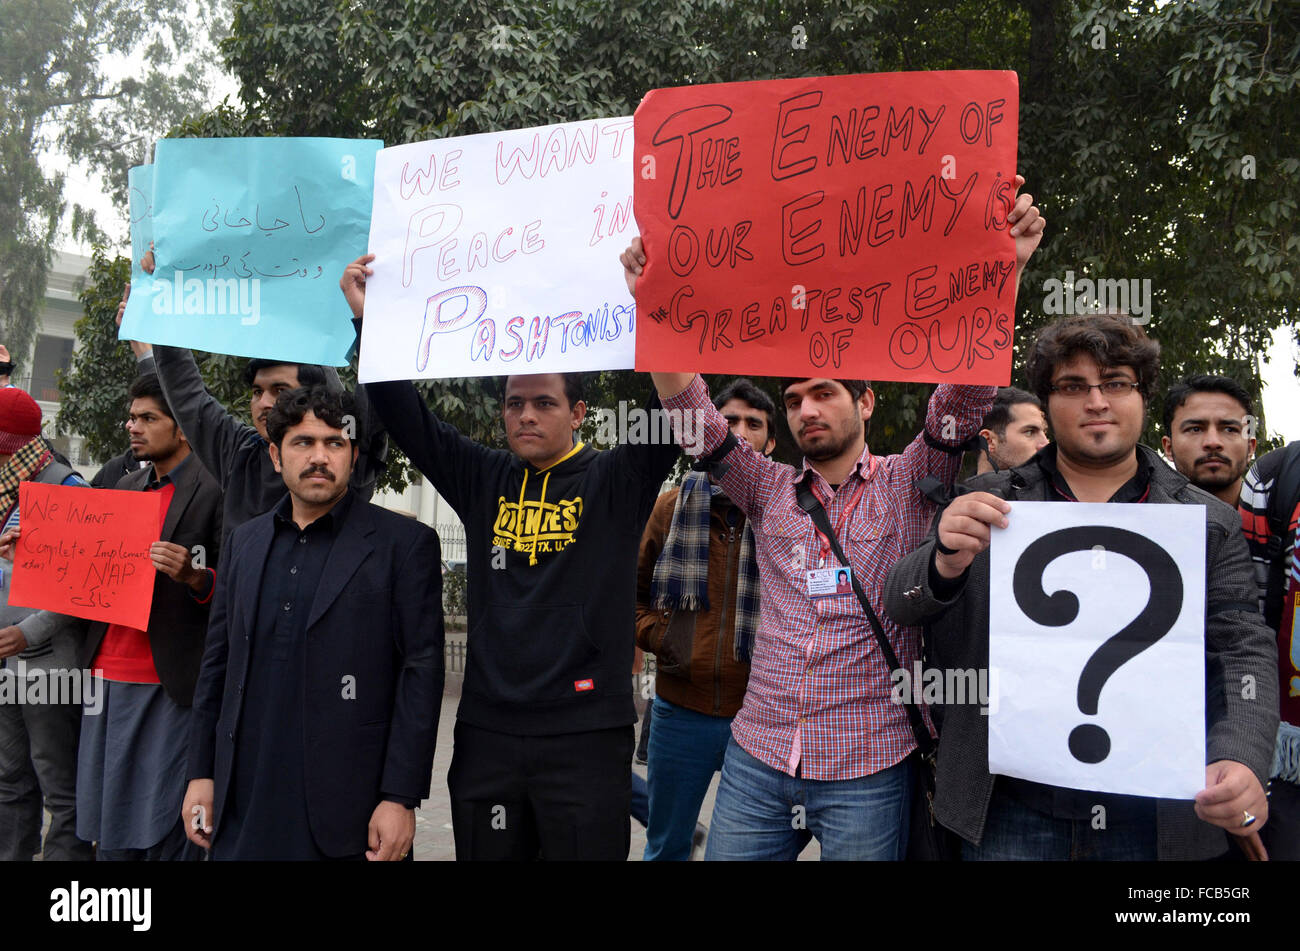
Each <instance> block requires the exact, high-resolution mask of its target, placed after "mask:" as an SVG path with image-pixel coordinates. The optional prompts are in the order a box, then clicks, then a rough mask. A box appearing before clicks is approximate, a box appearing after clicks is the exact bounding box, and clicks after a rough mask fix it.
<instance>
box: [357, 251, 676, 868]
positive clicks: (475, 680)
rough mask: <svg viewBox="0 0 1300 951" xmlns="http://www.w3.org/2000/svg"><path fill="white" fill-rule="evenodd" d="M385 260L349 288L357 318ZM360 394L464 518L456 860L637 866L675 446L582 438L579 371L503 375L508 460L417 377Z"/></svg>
mask: <svg viewBox="0 0 1300 951" xmlns="http://www.w3.org/2000/svg"><path fill="white" fill-rule="evenodd" d="M373 260H374V257H373V255H366V256H365V257H362V258H359V259H358V260H356V261H354V262H353V263H352V264H350V265H348V268H347V270H346V271H344V273H343V278H342V280H341V281H340V286H341V287H342V289H343V293H344V296H345V297H347V299H348V303H349V304H350V305H351V307H352V312H353V313H354V314H356V315H357V317H358V318H360V316H361V311H362V306H363V304H364V302H365V280H366V276H367V275H368V274H371V273H373V272H372V271H371V269H370V268H369V267H367V265H368V264H369V263H370V262H371V261H373ZM371 320H383V315H382V314H381V315H372V316H371ZM366 390H368V392H369V397H370V402H371V405H372V406H373V407H374V408H375V410H376V411H377V412H378V413H379V415H380V417H381V418H382V419H383V421H384V424H385V425H386V426H387V428H388V432H389V434H390V435H391V436H392V438H393V440H394V441H395V442H396V443H397V445H398V446H400V447H401V449H402V451H403V452H405V453H406V455H407V456H408V457H409V458H410V460H411V461H412V462H413V463H414V464H415V465H416V466H417V467H419V469H420V471H421V472H422V473H424V475H425V477H426V478H428V479H429V481H430V482H432V483H433V486H434V488H436V489H437V490H438V492H439V494H440V495H442V497H443V498H445V499H446V500H447V501H448V502H449V503H450V504H451V506H452V508H454V509H455V510H456V512H457V514H458V515H460V517H461V520H462V521H463V522H464V523H465V530H466V532H465V534H466V539H467V548H468V566H467V567H468V584H467V588H468V594H469V661H468V663H467V664H466V667H465V685H464V688H463V693H462V696H461V702H460V708H459V710H458V711H457V714H456V731H455V742H456V748H455V753H454V754H453V756H452V761H451V770H450V772H449V773H448V776H447V784H448V788H449V790H450V792H451V808H452V824H453V827H454V830H455V837H456V857H457V858H458V859H507V860H518V859H530V858H537V857H540V858H543V859H561V860H564V859H600V860H618V861H623V860H625V859H626V858H627V854H628V848H629V846H630V835H631V830H630V827H629V825H628V809H629V806H630V788H631V775H630V773H631V761H632V747H633V742H632V740H633V734H632V724H633V723H635V722H636V713H635V710H634V708H633V705H632V680H631V678H630V677H629V676H628V671H629V670H630V669H631V667H632V638H631V636H630V634H631V632H632V630H633V628H634V625H635V612H634V608H635V604H636V562H637V546H638V543H639V541H640V538H641V531H642V529H643V528H644V527H645V523H646V519H647V518H648V517H649V515H650V510H651V509H652V508H653V507H654V503H655V499H656V498H657V497H658V495H659V489H660V486H661V485H662V484H663V481H664V480H665V479H666V478H667V477H668V474H669V472H670V471H671V470H672V467H673V463H674V462H675V461H676V459H677V453H678V449H677V446H676V445H674V444H672V443H671V442H669V443H667V444H663V443H660V444H658V445H656V444H653V443H652V444H646V445H631V444H625V445H621V446H619V447H618V448H616V449H613V450H611V451H609V452H598V451H597V450H595V449H593V448H592V447H591V446H588V445H586V444H584V443H582V442H580V441H577V440H576V433H577V430H578V427H579V426H581V425H582V419H583V416H584V414H585V413H586V409H587V407H586V404H585V403H584V402H583V400H582V389H581V381H580V378H579V376H578V375H577V374H558V373H552V374H537V375H532V376H511V377H507V379H506V386H505V400H504V406H503V409H502V414H501V415H502V420H503V422H504V423H505V428H506V438H507V440H508V441H509V444H510V449H511V451H510V452H505V451H502V450H499V449H489V448H487V447H486V446H481V445H479V444H477V443H475V442H473V441H472V440H470V439H467V438H466V437H464V436H462V435H461V434H460V433H459V432H457V430H456V429H455V427H453V426H450V425H448V424H447V423H444V422H442V421H441V420H439V419H438V418H437V417H435V416H434V415H433V413H432V412H431V411H430V410H429V408H428V406H427V405H425V402H424V400H423V399H421V398H420V395H419V393H418V392H417V390H416V389H415V387H414V386H413V385H412V384H411V383H410V382H409V381H401V382H393V383H374V384H368V385H367V386H366ZM653 405H657V403H655V404H653ZM651 429H652V430H654V429H655V427H651Z"/></svg>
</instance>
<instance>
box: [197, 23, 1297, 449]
mask: <svg viewBox="0 0 1300 951" xmlns="http://www.w3.org/2000/svg"><path fill="white" fill-rule="evenodd" d="M1098 28H1100V29H1098ZM799 37H802V38H803V39H804V40H805V41H806V42H803V43H802V44H798V43H795V42H792V40H794V39H796V38H799ZM222 53H223V56H224V57H225V60H226V63H227V65H228V66H229V68H230V69H231V71H232V72H233V73H234V74H235V76H236V77H237V79H238V81H239V83H240V93H239V101H238V103H237V104H229V103H227V104H224V105H223V106H221V107H220V108H218V109H216V110H214V111H212V112H209V113H207V114H205V115H202V116H196V117H194V118H192V119H191V120H189V121H187V122H185V123H183V124H182V125H181V126H179V127H178V129H177V130H176V134H182V135H340V136H379V137H382V138H383V139H384V140H385V141H387V142H389V143H400V142H408V141H415V140H420V139H426V138H436V137H442V136H450V135H463V134H469V133H474V132H483V131H489V130H494V129H503V128H512V127H521V126H526V125H535V124H541V123H547V122H558V121H568V120H577V119H583V118H589V117H593V116H605V115H617V114H624V115H626V114H629V113H630V112H632V111H633V110H634V109H635V108H636V105H637V103H638V102H639V101H640V98H641V96H642V95H643V94H644V93H645V92H646V91H647V90H649V89H652V88H655V87H662V86H672V85H681V84H687V83H705V82H722V81H738V80H753V79H769V78H778V77H791V76H810V75H829V74H842V73H853V72H875V71H891V70H919V69H952V68H963V69H1014V70H1016V71H1017V73H1018V74H1019V76H1020V88H1021V117H1020V128H1021V136H1020V143H1021V149H1020V160H1019V165H1020V169H1021V171H1022V172H1023V173H1024V174H1025V176H1026V177H1027V178H1028V180H1029V189H1030V190H1031V191H1032V192H1033V193H1034V194H1035V195H1036V196H1037V198H1038V201H1039V204H1040V206H1041V207H1042V208H1043V211H1044V214H1045V216H1046V217H1047V219H1048V221H1049V228H1048V236H1047V238H1046V240H1045V241H1044V243H1043V245H1042V247H1041V248H1040V249H1039V251H1038V253H1037V254H1036V255H1035V257H1034V259H1033V260H1032V261H1031V263H1030V266H1029V268H1028V269H1027V270H1026V273H1025V275H1024V277H1023V280H1022V284H1021V290H1020V295H1019V301H1018V306H1017V335H1016V352H1017V355H1018V356H1019V355H1022V354H1023V352H1024V348H1025V347H1026V345H1027V343H1028V342H1029V341H1030V340H1031V339H1032V335H1033V333H1034V332H1035V331H1036V330H1037V329H1038V328H1039V327H1041V326H1043V325H1044V324H1045V323H1046V322H1048V321H1049V320H1051V319H1053V318H1054V315H1052V314H1049V313H1047V312H1046V311H1045V307H1044V302H1045V298H1046V287H1045V282H1046V281H1048V280H1052V279H1055V280H1062V279H1064V278H1065V277H1066V272H1067V271H1073V272H1074V273H1075V275H1076V276H1078V277H1083V276H1089V277H1092V278H1098V277H1105V278H1111V279H1115V278H1123V279H1137V280H1149V281H1150V282H1151V287H1152V292H1153V296H1154V301H1153V308H1152V310H1153V312H1152V316H1151V323H1150V326H1149V327H1148V331H1149V332H1150V333H1151V334H1152V336H1153V337H1155V338H1156V339H1157V340H1159V341H1160V343H1161V345H1162V347H1163V352H1164V360H1163V363H1164V375H1165V378H1166V379H1167V380H1172V379H1174V378H1176V377H1178V376H1181V375H1183V374H1186V373H1192V372H1221V373H1226V374H1229V375H1232V376H1234V377H1236V378H1237V379H1239V380H1241V381H1242V382H1243V383H1244V384H1246V385H1247V388H1248V389H1251V390H1252V391H1253V392H1254V393H1256V394H1258V393H1259V391H1260V382H1259V365H1260V359H1261V356H1262V354H1263V353H1264V351H1265V347H1266V345H1267V341H1268V338H1269V335H1270V333H1271V332H1272V330H1273V329H1274V328H1276V327H1280V326H1290V325H1291V324H1292V322H1293V321H1292V318H1293V316H1294V297H1295V294H1294V261H1295V251H1296V249H1297V247H1298V246H1300V238H1297V236H1296V231H1295V220H1296V214H1297V213H1296V194H1297V187H1296V185H1297V178H1300V161H1298V160H1297V158H1296V156H1297V155H1300V147H1298V146H1300V142H1298V141H1297V138H1298V136H1300V133H1298V132H1297V127H1296V124H1295V122H1294V119H1293V115H1292V113H1293V111H1294V105H1293V104H1294V92H1295V85H1296V82H1297V79H1298V78H1300V12H1298V9H1297V5H1296V4H1295V3H1294V2H1290V3H1282V2H1273V0H1198V2H1195V3H1190V2H1188V3H1167V4H1157V3H1154V2H1147V3H1124V2H1114V0H1101V2H1079V0H992V2H982V0H981V2H975V0H958V2H955V3H933V2H922V0H889V2H875V3H867V2H858V0H845V2H840V3H817V2H810V3H808V4H806V5H802V6H793V7H792V6H789V5H787V4H783V3H778V2H768V0H755V2H749V3H743V4H734V3H729V2H724V0H681V2H668V0H632V2H628V3H622V4H610V3H606V2H603V0H568V2H565V3H557V4H551V3H541V2H532V0H499V2H489V0H439V2H434V0H370V2H368V3H366V4H357V3H354V2H352V0H247V2H240V3H237V4H236V7H235V16H234V20H233V23H232V25H231V30H230V35H229V37H228V38H227V39H226V40H225V41H224V42H223V44H222ZM1247 159H1250V161H1247ZM614 266H617V265H615V264H614V263H613V262H612V261H611V267H614ZM1014 376H1015V379H1014V382H1018V383H1020V384H1022V385H1023V383H1024V380H1023V377H1022V376H1021V375H1020V373H1019V371H1018V370H1017V371H1016V373H1015V374H1014ZM716 382H717V381H715V383H716ZM760 382H762V381H760ZM498 385H499V384H498V382H497V381H493V380H458V381H440V382H437V383H434V384H425V385H423V389H424V391H425V393H426V397H427V398H428V399H429V401H430V403H431V405H433V406H434V407H435V408H436V410H437V411H438V412H440V413H442V414H443V415H445V416H446V417H447V418H448V419H449V420H450V421H451V422H453V423H455V424H456V425H457V426H459V427H461V428H462V429H463V430H464V431H466V432H467V433H468V434H470V435H472V436H474V437H475V438H479V439H482V440H484V441H487V442H494V443H496V444H498V445H499V444H501V441H502V440H501V428H500V424H499V422H498V420H497V408H498V404H497V402H496V398H497V393H498V389H497V387H498ZM767 385H773V383H772V382H771V381H768V382H767ZM929 390H930V388H929V387H926V386H918V385H909V384H897V383H884V384H878V385H877V395H878V403H877V411H876V415H875V417H874V418H873V420H872V427H871V444H872V448H873V450H874V451H876V452H889V451H895V450H897V449H899V448H901V447H902V446H903V445H905V444H906V442H907V441H908V440H910V439H911V438H912V436H913V435H914V434H915V433H916V431H917V429H918V427H919V426H920V422H921V415H922V413H923V412H924V407H925V398H926V396H927V395H928V393H929ZM647 391H648V384H647V383H646V381H645V380H644V378H637V377H635V376H634V375H633V374H631V373H627V372H618V373H614V372H610V373H600V374H595V375H593V379H592V380H591V382H590V384H589V387H588V396H589V398H588V403H589V404H590V405H591V406H592V407H601V406H606V407H614V406H616V405H617V403H618V401H619V400H628V401H629V403H631V404H632V405H640V404H641V402H642V401H643V400H644V398H645V396H646V394H647ZM1159 409H1160V407H1159V405H1158V403H1157V405H1154V406H1153V407H1152V410H1153V412H1152V414H1151V418H1152V419H1158V418H1159ZM778 428H779V430H780V435H781V437H782V441H783V446H782V447H781V448H780V449H779V450H778V451H779V452H782V453H785V454H787V455H788V454H790V453H791V452H792V450H791V447H790V444H789V442H788V439H789V436H788V432H787V431H786V430H785V429H784V428H783V427H778ZM1157 436H1158V434H1157V433H1156V432H1155V431H1154V425H1153V426H1151V427H1149V428H1148V432H1147V434H1146V437H1147V439H1148V441H1154V440H1155V439H1156V437H1157Z"/></svg>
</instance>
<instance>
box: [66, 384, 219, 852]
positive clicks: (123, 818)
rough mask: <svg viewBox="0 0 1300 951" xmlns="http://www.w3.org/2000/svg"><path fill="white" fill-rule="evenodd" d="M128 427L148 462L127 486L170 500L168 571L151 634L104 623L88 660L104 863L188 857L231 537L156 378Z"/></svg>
mask: <svg viewBox="0 0 1300 951" xmlns="http://www.w3.org/2000/svg"><path fill="white" fill-rule="evenodd" d="M129 397H130V400H131V406H130V410H129V412H128V415H127V423H126V429H127V432H128V433H130V436H131V450H132V451H133V452H134V453H135V456H136V458H137V459H140V460H142V461H145V462H148V463H149V467H148V468H147V469H142V470H138V471H136V472H133V473H131V474H130V475H128V476H126V477H125V478H123V479H122V480H121V481H120V482H119V483H118V485H117V488H119V489H125V490H128V491H136V492H157V493H159V494H160V495H161V496H162V498H163V501H162V506H163V507H162V511H161V513H160V525H159V536H160V538H161V540H160V541H157V542H154V543H153V545H152V546H151V547H150V551H149V555H150V559H151V560H152V562H153V566H154V568H155V569H157V572H158V577H157V578H156V579H155V581H154V588H153V603H152V605H151V606H150V609H149V627H148V630H147V631H142V630H138V629H136V628H132V627H128V626H127V625H124V624H108V623H105V622H103V621H97V622H94V623H92V624H91V625H90V629H89V631H88V633H87V635H86V641H85V644H84V645H83V647H82V650H81V667H83V668H86V669H90V670H94V671H95V673H96V676H99V677H102V678H103V683H102V685H101V686H100V688H99V691H98V692H99V694H100V696H102V698H103V699H102V701H101V702H100V709H98V710H94V711H92V710H89V709H88V710H86V712H85V715H84V716H83V718H82V726H81V750H80V755H79V757H78V772H77V834H78V835H79V836H80V837H81V838H83V839H85V840H87V841H93V842H96V843H98V849H97V851H96V858H98V859H100V860H120V861H125V860H135V861H142V860H162V861H169V860H175V859H179V858H182V857H183V856H184V855H185V853H186V852H188V851H190V849H189V848H188V846H187V842H186V832H185V826H184V824H183V823H182V822H181V821H179V819H178V812H179V810H180V805H181V800H182V798H183V797H184V795H185V786H186V783H185V779H186V777H185V769H186V744H187V741H188V739H189V725H190V704H191V703H192V701H193V697H194V683H195V680H196V679H197V678H198V673H199V662H200V660H201V659H202V656H203V642H204V637H205V635H206V633H207V626H208V608H209V605H210V603H211V600H212V593H213V586H214V584H215V572H214V571H213V566H214V565H215V564H216V562H217V555H218V547H217V546H218V544H219V542H220V538H221V487H220V486H218V485H217V482H216V480H215V479H214V478H213V477H212V476H211V475H210V474H209V473H208V471H207V470H206V469H204V468H203V465H202V463H200V462H199V461H198V460H197V459H195V458H194V457H193V454H192V453H191V452H190V446H189V443H188V442H187V441H186V439H185V434H184V433H183V432H181V431H180V428H179V427H178V426H177V425H176V420H175V418H174V417H173V416H172V413H171V409H170V407H168V406H167V402H166V400H165V399H164V398H163V393H162V386H161V385H160V384H159V382H158V378H157V377H156V376H144V377H140V378H139V379H137V380H136V381H135V382H134V383H133V384H132V385H131V389H130V393H129Z"/></svg>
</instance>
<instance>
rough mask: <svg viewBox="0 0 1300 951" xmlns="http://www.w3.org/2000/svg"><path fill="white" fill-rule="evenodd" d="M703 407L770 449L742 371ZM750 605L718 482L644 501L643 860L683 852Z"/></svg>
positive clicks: (743, 645)
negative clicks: (648, 664) (646, 738)
mask: <svg viewBox="0 0 1300 951" xmlns="http://www.w3.org/2000/svg"><path fill="white" fill-rule="evenodd" d="M713 403H714V405H715V406H717V407H718V411H719V412H720V413H721V414H722V416H723V418H724V419H725V420H726V421H727V425H728V426H729V427H730V429H731V431H732V432H733V433H735V434H736V435H737V436H738V437H739V438H741V439H743V440H745V441H746V442H748V443H749V445H750V446H752V447H753V448H754V451H755V452H760V453H762V454H763V455H765V456H770V455H771V454H772V450H773V449H774V448H775V447H776V404H775V403H773V402H772V398H771V397H770V396H768V395H767V394H766V393H764V392H763V391H762V390H760V389H759V388H758V387H756V386H755V385H754V384H753V383H752V382H750V381H749V380H746V379H743V378H742V379H739V380H736V381H734V382H733V383H731V384H730V385H729V386H727V387H726V389H724V390H723V391H722V392H721V393H719V394H718V395H717V396H716V397H714V400H713ZM757 608H758V564H757V562H756V561H755V560H754V533H753V531H752V530H751V528H750V526H749V524H748V523H747V522H746V520H745V515H744V513H743V512H742V511H741V510H740V509H739V508H737V507H736V505H735V504H734V503H733V502H732V501H731V499H730V498H728V497H727V494H726V493H725V492H724V491H723V490H722V488H721V487H720V486H715V485H710V483H709V477H708V475H707V474H706V473H704V472H700V471H693V472H691V473H689V474H688V475H687V476H686V479H685V480H684V481H683V483H682V485H681V487H680V488H674V489H671V490H669V491H668V492H665V493H664V494H663V495H661V496H659V500H658V501H657V502H655V507H654V511H653V512H651V514H650V520H649V522H648V523H647V525H646V529H645V534H643V535H642V536H641V553H640V557H639V559H638V561H637V603H636V615H637V617H636V640H637V645H638V646H639V647H641V649H643V650H645V651H648V652H650V653H652V654H654V655H655V681H654V684H655V696H654V700H653V701H652V704H653V708H654V709H655V710H657V715H656V716H655V717H654V720H653V722H654V724H655V726H654V729H653V731H652V732H651V733H650V743H649V754H650V755H649V772H648V785H649V792H650V814H649V822H648V824H647V827H646V847H645V856H644V857H645V860H646V861H654V860H665V861H685V860H686V859H688V858H690V856H691V851H692V847H693V844H694V841H695V839H696V837H697V834H696V822H697V820H698V818H699V814H700V804H701V803H703V802H704V796H705V794H706V793H707V792H708V790H709V783H711V782H712V781H713V774H714V773H715V772H716V771H718V770H719V769H721V768H722V759H723V755H724V754H725V753H726V750H727V741H728V740H729V739H730V738H731V721H732V718H733V717H735V715H736V711H738V710H739V709H740V704H741V701H742V700H744V698H745V685H746V683H747V681H748V679H749V655H750V649H751V646H752V644H753V639H754V629H755V627H756V626H757V623H758V612H757ZM649 722H651V721H650V720H647V723H649ZM643 729H644V727H643Z"/></svg>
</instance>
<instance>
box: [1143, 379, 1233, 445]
mask: <svg viewBox="0 0 1300 951" xmlns="http://www.w3.org/2000/svg"><path fill="white" fill-rule="evenodd" d="M1193 393H1223V394H1225V395H1226V396H1230V397H1232V398H1233V399H1234V400H1236V401H1237V402H1238V403H1240V404H1241V406H1242V408H1243V409H1244V410H1245V411H1246V415H1247V416H1254V415H1255V401H1254V400H1252V399H1251V398H1250V394H1249V393H1247V392H1246V388H1245V387H1244V386H1242V385H1241V384H1240V383H1238V382H1237V381H1236V380H1233V379H1231V378H1229V377H1226V376H1210V375H1209V374H1205V373H1201V374H1197V375H1195V376H1189V377H1186V378H1185V379H1182V380H1179V381H1178V382H1177V383H1175V384H1174V385H1173V386H1171V387H1169V391H1168V392H1167V393H1165V435H1166V436H1172V435H1173V434H1174V413H1176V412H1177V411H1178V407H1180V406H1182V405H1183V404H1184V403H1186V402H1187V400H1188V397H1190V396H1191V395H1192V394H1193Z"/></svg>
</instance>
